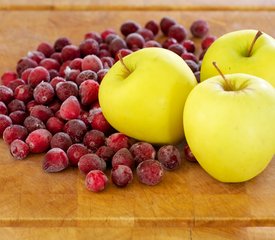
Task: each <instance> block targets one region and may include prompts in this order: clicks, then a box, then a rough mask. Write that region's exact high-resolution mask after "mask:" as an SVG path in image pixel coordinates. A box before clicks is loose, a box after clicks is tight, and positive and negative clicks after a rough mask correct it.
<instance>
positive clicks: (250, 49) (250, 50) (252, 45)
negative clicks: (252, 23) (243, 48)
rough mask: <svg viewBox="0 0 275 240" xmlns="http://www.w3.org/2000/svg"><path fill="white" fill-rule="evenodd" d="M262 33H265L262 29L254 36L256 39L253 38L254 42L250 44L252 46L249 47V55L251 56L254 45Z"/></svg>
mask: <svg viewBox="0 0 275 240" xmlns="http://www.w3.org/2000/svg"><path fill="white" fill-rule="evenodd" d="M262 34H263V33H262V32H261V31H258V32H257V33H256V35H255V37H254V39H253V41H252V43H251V45H250V48H249V50H248V54H247V56H248V57H250V56H251V53H252V50H253V47H254V45H255V43H256V41H257V39H258V38H259V37H260V36H261V35H262Z"/></svg>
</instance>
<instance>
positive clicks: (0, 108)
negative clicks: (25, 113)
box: [0, 101, 8, 114]
mask: <svg viewBox="0 0 275 240" xmlns="http://www.w3.org/2000/svg"><path fill="white" fill-rule="evenodd" d="M7 113H8V108H7V106H6V104H5V103H3V102H2V101H0V114H7Z"/></svg>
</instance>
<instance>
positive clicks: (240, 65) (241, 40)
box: [200, 30, 275, 87]
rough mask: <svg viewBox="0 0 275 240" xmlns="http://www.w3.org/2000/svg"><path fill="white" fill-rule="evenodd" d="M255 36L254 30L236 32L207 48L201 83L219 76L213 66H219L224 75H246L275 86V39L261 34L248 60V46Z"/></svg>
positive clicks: (222, 37)
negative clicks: (214, 63) (214, 64)
mask: <svg viewBox="0 0 275 240" xmlns="http://www.w3.org/2000/svg"><path fill="white" fill-rule="evenodd" d="M256 34H257V30H239V31H234V32H230V33H227V34H225V35H223V36H221V37H220V38H218V39H217V40H216V41H214V42H213V44H212V45H211V46H210V47H209V48H208V49H207V51H206V53H205V55H204V57H203V60H202V65H201V73H200V78H201V81H204V80H206V79H208V78H210V77H213V76H216V75H218V72H217V70H216V69H215V68H214V66H213V65H212V62H213V61H215V62H217V63H218V64H219V66H220V69H221V71H222V72H223V74H230V73H247V74H251V75H254V76H257V77H260V78H263V79H264V80H266V81H268V82H269V83H271V84H272V85H273V87H275V71H274V59H275V40H274V39H273V38H272V37H271V36H269V35H267V34H265V33H263V35H261V36H260V37H259V38H258V39H257V41H256V43H255V45H254V47H253V50H252V53H251V56H250V57H247V54H248V50H249V47H250V45H251V43H252V41H253V39H254V37H255V35H256Z"/></svg>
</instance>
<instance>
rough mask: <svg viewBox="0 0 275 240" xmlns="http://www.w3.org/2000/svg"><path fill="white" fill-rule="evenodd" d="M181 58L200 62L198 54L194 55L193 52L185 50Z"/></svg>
mask: <svg viewBox="0 0 275 240" xmlns="http://www.w3.org/2000/svg"><path fill="white" fill-rule="evenodd" d="M181 58H182V59H183V60H192V61H194V62H196V63H197V62H198V59H197V57H196V55H194V54H193V53H189V52H184V53H183V54H181Z"/></svg>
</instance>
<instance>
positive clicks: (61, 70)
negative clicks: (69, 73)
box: [59, 60, 71, 77]
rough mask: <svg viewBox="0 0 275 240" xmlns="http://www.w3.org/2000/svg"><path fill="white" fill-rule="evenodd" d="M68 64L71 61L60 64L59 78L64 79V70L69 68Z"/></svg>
mask: <svg viewBox="0 0 275 240" xmlns="http://www.w3.org/2000/svg"><path fill="white" fill-rule="evenodd" d="M70 63H71V60H68V61H66V62H63V63H62V65H61V66H60V68H59V76H60V77H66V69H68V68H69V65H70Z"/></svg>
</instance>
